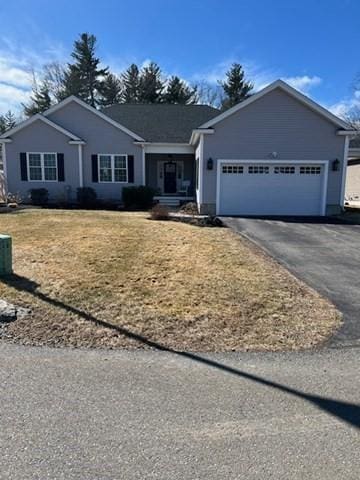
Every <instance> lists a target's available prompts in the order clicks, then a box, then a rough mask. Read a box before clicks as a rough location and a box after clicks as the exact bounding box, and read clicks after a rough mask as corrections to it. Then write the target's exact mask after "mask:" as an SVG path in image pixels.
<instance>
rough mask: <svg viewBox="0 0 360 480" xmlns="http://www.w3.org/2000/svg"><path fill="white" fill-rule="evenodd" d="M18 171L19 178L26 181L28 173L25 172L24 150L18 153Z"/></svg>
mask: <svg viewBox="0 0 360 480" xmlns="http://www.w3.org/2000/svg"><path fill="white" fill-rule="evenodd" d="M20 172H21V180H22V181H23V182H27V180H28V174H27V162H26V152H21V153H20Z"/></svg>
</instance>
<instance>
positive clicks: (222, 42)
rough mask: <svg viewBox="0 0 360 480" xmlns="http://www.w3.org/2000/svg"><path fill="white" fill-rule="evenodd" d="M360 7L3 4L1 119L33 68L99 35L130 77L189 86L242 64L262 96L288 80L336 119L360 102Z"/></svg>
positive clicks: (271, 0) (305, 0)
mask: <svg viewBox="0 0 360 480" xmlns="http://www.w3.org/2000/svg"><path fill="white" fill-rule="evenodd" d="M359 19H360V2H359V1H358V0H341V1H339V0H312V1H309V0H301V1H300V0H297V1H292V0H255V1H254V2H251V1H246V2H245V1H242V0H137V1H134V0H103V1H102V2H94V1H91V0H87V1H85V0H71V1H69V0H57V1H56V2H54V1H49V0H12V1H11V2H6V3H4V2H2V4H0V22H1V29H0V113H1V112H3V111H4V110H5V109H8V108H12V109H17V108H19V105H20V103H21V102H22V101H26V99H27V98H28V95H29V89H30V87H31V70H32V69H35V70H40V68H41V65H42V64H44V63H46V62H49V61H51V60H66V59H68V57H69V53H70V51H71V48H72V43H73V40H74V38H76V36H77V35H78V34H79V33H80V32H84V31H87V32H90V33H94V34H95V35H96V36H97V38H98V41H99V50H98V53H99V55H100V57H101V58H102V60H103V61H104V63H105V64H108V65H110V67H111V68H112V69H114V70H115V71H117V72H120V71H121V70H122V69H123V68H125V67H127V66H128V65H129V64H130V63H131V62H136V63H138V64H140V65H141V64H143V63H144V62H146V61H148V60H154V61H156V62H158V63H159V64H160V66H161V67H162V68H163V70H164V71H165V72H166V73H167V74H178V75H180V76H181V77H183V78H185V79H187V80H189V81H199V80H201V79H204V80H208V81H210V82H213V81H215V80H216V79H221V78H222V77H223V76H224V72H225V71H226V70H227V68H228V66H229V65H230V64H231V63H232V62H234V61H238V62H240V63H242V64H243V65H244V66H245V68H246V72H247V74H248V76H249V78H250V79H251V80H252V81H253V82H254V83H255V85H256V88H261V87H262V86H264V85H266V84H268V83H269V82H271V81H273V80H275V79H276V78H283V79H285V80H287V81H289V82H290V83H291V84H292V85H293V86H295V87H297V88H299V89H301V90H302V91H303V92H305V93H307V94H308V95H310V96H311V97H312V98H313V99H315V100H317V101H319V102H320V103H321V104H323V105H325V106H326V107H329V108H331V109H332V110H333V111H334V112H335V113H338V114H340V113H344V112H346V110H347V109H348V108H350V107H351V106H352V105H358V104H360V92H354V89H353V83H354V79H355V77H356V75H357V74H358V73H359V72H360V60H359V56H358V54H357V48H358V46H359V45H360V41H359V40H360V28H359Z"/></svg>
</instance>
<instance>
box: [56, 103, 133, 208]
mask: <svg viewBox="0 0 360 480" xmlns="http://www.w3.org/2000/svg"><path fill="white" fill-rule="evenodd" d="M48 118H49V119H50V120H52V121H54V122H55V123H57V124H58V125H61V126H62V127H64V128H65V129H67V130H69V131H70V132H72V133H74V134H75V135H77V136H79V137H80V138H82V139H83V140H85V141H86V145H84V147H83V171H84V186H86V187H92V188H94V189H95V191H96V192H97V195H98V197H99V198H102V199H106V200H107V199H109V200H120V199H121V195H122V188H123V187H124V186H127V185H135V184H138V185H139V184H141V183H142V148H141V147H140V146H139V145H134V139H133V138H132V137H130V136H129V135H127V134H126V133H124V132H122V131H121V130H120V129H118V128H116V127H114V126H113V125H111V124H110V123H108V122H106V121H105V120H103V119H102V118H100V117H98V116H97V115H96V114H95V113H93V112H90V111H89V110H87V109H85V108H83V107H82V106H81V105H78V104H76V103H75V102H71V103H69V104H67V105H65V106H64V107H63V108H61V109H60V110H57V111H56V112H54V113H52V114H51V115H49V117H48ZM99 153H109V154H110V153H119V154H127V155H133V156H134V184H126V183H110V182H109V183H94V182H93V181H92V163H91V155H93V154H99Z"/></svg>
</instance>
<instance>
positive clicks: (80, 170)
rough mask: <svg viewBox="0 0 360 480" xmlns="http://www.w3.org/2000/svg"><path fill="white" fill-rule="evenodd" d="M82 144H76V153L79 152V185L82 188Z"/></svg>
mask: <svg viewBox="0 0 360 480" xmlns="http://www.w3.org/2000/svg"><path fill="white" fill-rule="evenodd" d="M82 147H83V146H82V144H81V143H79V144H78V153H79V186H80V188H82V187H83V186H84V172H83V150H82Z"/></svg>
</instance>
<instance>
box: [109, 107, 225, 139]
mask: <svg viewBox="0 0 360 480" xmlns="http://www.w3.org/2000/svg"><path fill="white" fill-rule="evenodd" d="M102 112H103V113H104V114H105V115H108V116H109V117H110V118H111V119H113V120H115V121H116V122H118V123H120V124H121V125H123V126H124V127H126V128H128V129H129V130H131V131H132V132H134V133H137V134H138V135H139V136H141V137H142V138H144V139H145V140H146V141H147V142H159V143H160V142H164V143H188V142H189V140H190V136H191V132H192V130H193V129H194V128H197V127H199V126H200V125H202V124H203V123H205V122H207V121H208V120H210V119H211V118H214V117H216V116H217V115H219V113H220V112H219V110H217V109H216V108H213V107H210V106H208V105H168V104H129V103H124V104H116V105H110V106H108V107H105V108H103V110H102Z"/></svg>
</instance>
